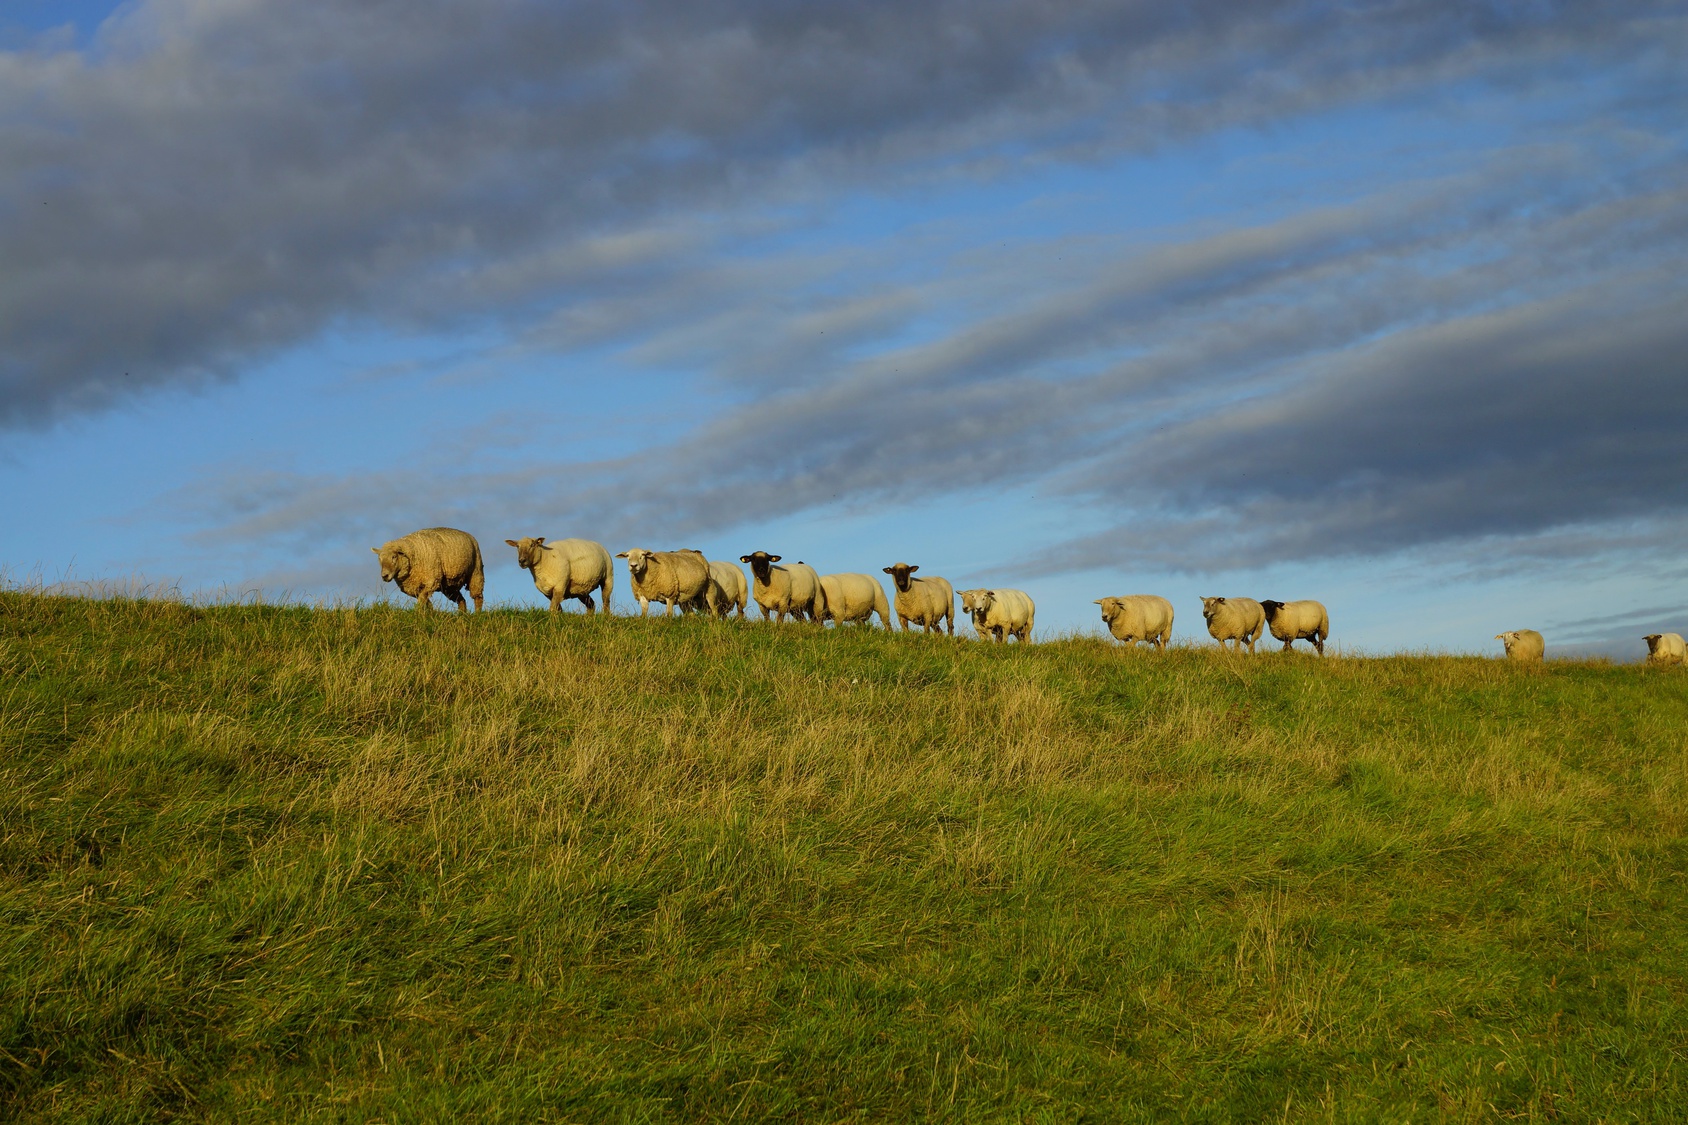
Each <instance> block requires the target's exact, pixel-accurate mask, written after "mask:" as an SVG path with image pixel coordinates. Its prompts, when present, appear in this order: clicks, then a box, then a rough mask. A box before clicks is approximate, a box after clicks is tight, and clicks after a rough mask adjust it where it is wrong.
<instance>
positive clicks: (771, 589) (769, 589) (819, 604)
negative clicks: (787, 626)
mask: <svg viewBox="0 0 1688 1125" xmlns="http://www.w3.org/2000/svg"><path fill="white" fill-rule="evenodd" d="M779 561H780V556H779V555H770V554H769V553H768V552H766V551H752V552H751V553H750V554H748V555H740V556H739V562H742V563H749V564H750V576H751V579H752V584H751V593H752V595H753V596H754V597H755V598H756V604H757V605H759V606H761V607H762V620H764V621H766V620H767V619H768V618H769V617H772V618H773V619H774V620H775V621H784V620H785V618H786V615H787V614H790V615H791V617H792V619H793V620H796V621H801V620H803V619H804V618H805V617H806V618H808V619H809V620H810V621H820V620H823V619H824V618H825V617H826V591H825V590H823V589H821V579H820V575H818V574H816V573H815V568H814V567H812V566H810V565H809V564H807V563H802V562H798V563H793V564H791V565H790V566H775V565H774V564H775V563H777V562H779Z"/></svg>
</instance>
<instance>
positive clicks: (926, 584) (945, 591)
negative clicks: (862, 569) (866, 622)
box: [885, 562, 955, 637]
mask: <svg viewBox="0 0 1688 1125" xmlns="http://www.w3.org/2000/svg"><path fill="white" fill-rule="evenodd" d="M919 569H920V567H919V566H918V565H915V566H910V565H909V564H908V563H902V562H900V563H895V564H893V565H891V566H888V567H886V568H885V573H886V574H889V575H890V576H891V581H892V582H894V583H896V586H897V621H898V622H899V623H900V624H901V625H902V627H903V632H905V633H906V632H908V624H909V622H910V621H912V622H914V623H915V624H916V625H919V626H920V627H921V628H922V629H923V630H925V631H926V632H928V633H930V632H932V631H933V630H934V629H936V630H938V631H939V632H942V631H943V625H944V622H945V620H946V619H947V620H948V622H949V634H950V636H952V637H953V636H955V587H953V586H951V585H950V584H949V579H947V578H911V577H909V576H910V575H912V574H913V573H914V572H915V571H917V570H919Z"/></svg>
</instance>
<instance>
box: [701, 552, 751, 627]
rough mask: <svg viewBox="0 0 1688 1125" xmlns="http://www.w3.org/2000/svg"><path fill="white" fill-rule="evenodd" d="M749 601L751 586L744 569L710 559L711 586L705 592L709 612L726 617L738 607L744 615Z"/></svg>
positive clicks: (739, 611)
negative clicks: (747, 582) (747, 581)
mask: <svg viewBox="0 0 1688 1125" xmlns="http://www.w3.org/2000/svg"><path fill="white" fill-rule="evenodd" d="M749 601H750V587H749V586H748V585H747V584H746V583H745V580H744V571H742V570H740V569H739V568H738V567H736V566H734V565H733V564H732V563H730V562H722V561H721V560H719V559H710V560H709V588H708V590H707V591H705V593H704V602H705V603H706V605H707V607H708V609H709V612H710V613H711V614H713V615H714V616H716V617H726V616H727V615H728V614H730V613H732V611H733V609H734V608H735V607H736V608H737V609H738V615H739V616H740V617H743V616H744V607H745V604H746V603H747V602H749Z"/></svg>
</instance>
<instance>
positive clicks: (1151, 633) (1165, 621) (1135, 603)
mask: <svg viewBox="0 0 1688 1125" xmlns="http://www.w3.org/2000/svg"><path fill="white" fill-rule="evenodd" d="M1095 604H1097V605H1099V606H1101V607H1102V620H1103V621H1106V622H1107V623H1108V632H1110V633H1112V634H1113V635H1114V639H1115V640H1118V641H1124V642H1125V643H1126V644H1128V645H1134V644H1136V643H1137V642H1138V641H1148V642H1149V643H1150V644H1152V645H1154V646H1155V647H1156V648H1157V649H1160V650H1161V651H1162V652H1165V651H1166V643H1167V642H1168V641H1170V640H1171V639H1172V603H1171V602H1169V601H1167V600H1166V599H1165V598H1163V597H1161V596H1160V595H1158V594H1126V595H1124V596H1123V597H1118V598H1099V599H1097V601H1096V603H1095Z"/></svg>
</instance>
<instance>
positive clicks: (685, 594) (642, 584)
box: [615, 547, 709, 617]
mask: <svg viewBox="0 0 1688 1125" xmlns="http://www.w3.org/2000/svg"><path fill="white" fill-rule="evenodd" d="M615 557H616V558H618V559H626V560H627V573H628V575H629V577H631V578H632V579H633V596H634V597H635V598H637V599H638V601H639V616H640V617H648V616H649V615H650V609H651V603H652V602H665V603H667V607H668V608H667V610H666V611H665V616H668V617H673V616H674V607H675V606H680V607H681V608H682V609H695V608H696V607H697V606H699V605H701V604H702V599H703V597H704V593H705V591H706V590H707V589H708V586H709V560H708V559H705V558H704V557H703V553H702V552H701V551H647V550H644V549H643V548H641V547H633V548H630V549H628V550H626V551H620V552H618V553H617V554H616V556H615Z"/></svg>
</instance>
